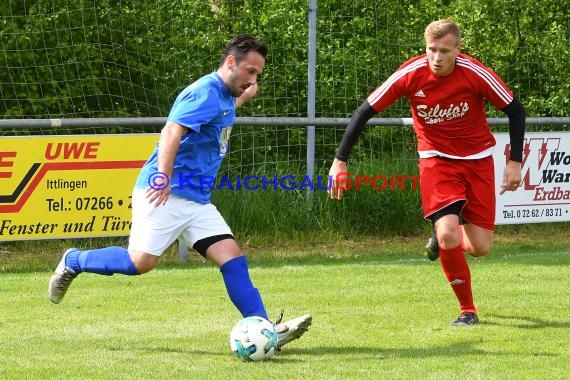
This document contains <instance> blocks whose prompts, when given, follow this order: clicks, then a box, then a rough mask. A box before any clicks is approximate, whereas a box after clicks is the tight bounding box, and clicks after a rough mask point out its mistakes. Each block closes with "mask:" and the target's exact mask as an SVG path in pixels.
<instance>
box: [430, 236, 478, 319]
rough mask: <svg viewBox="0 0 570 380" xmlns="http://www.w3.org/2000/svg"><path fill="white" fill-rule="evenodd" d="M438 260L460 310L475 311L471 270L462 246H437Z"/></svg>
mask: <svg viewBox="0 0 570 380" xmlns="http://www.w3.org/2000/svg"><path fill="white" fill-rule="evenodd" d="M439 260H440V261H441V268H442V269H443V273H444V274H445V277H446V278H447V280H448V281H449V285H451V289H453V292H454V293H455V297H457V301H459V307H460V309H461V311H462V312H469V313H477V309H475V305H474V304H473V292H472V291H471V272H470V271H469V265H468V264H467V259H465V254H464V253H463V248H462V246H461V244H460V245H458V246H457V247H455V248H451V249H445V248H441V247H440V248H439Z"/></svg>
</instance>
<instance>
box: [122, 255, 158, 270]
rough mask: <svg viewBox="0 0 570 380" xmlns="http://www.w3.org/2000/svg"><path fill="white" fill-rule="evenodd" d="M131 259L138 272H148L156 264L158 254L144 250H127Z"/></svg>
mask: <svg viewBox="0 0 570 380" xmlns="http://www.w3.org/2000/svg"><path fill="white" fill-rule="evenodd" d="M129 255H130V257H131V260H132V262H133V264H134V266H135V268H137V271H138V272H139V273H140V274H143V273H147V272H150V271H151V270H153V269H154V268H155V267H156V266H157V264H158V256H155V255H150V254H148V253H145V252H138V251H133V252H129Z"/></svg>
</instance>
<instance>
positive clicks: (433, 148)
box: [368, 53, 513, 159]
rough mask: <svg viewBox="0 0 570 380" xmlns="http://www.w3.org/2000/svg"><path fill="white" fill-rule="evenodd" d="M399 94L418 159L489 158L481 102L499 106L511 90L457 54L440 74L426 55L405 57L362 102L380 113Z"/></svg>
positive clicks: (490, 138)
mask: <svg viewBox="0 0 570 380" xmlns="http://www.w3.org/2000/svg"><path fill="white" fill-rule="evenodd" d="M403 96H405V97H407V98H408V100H409V102H410V107H411V111H412V118H413V121H414V131H415V133H416V136H417V140H418V153H419V155H420V157H421V158H427V157H433V156H443V157H449V158H456V159H474V158H482V157H487V156H490V155H491V154H492V152H493V147H494V146H495V139H494V137H493V135H492V134H491V129H490V127H489V123H488V122H487V115H486V109H485V102H486V101H487V100H488V101H489V102H490V103H491V104H492V105H493V106H495V107H496V108H499V109H501V108H503V107H505V106H507V105H508V104H509V103H511V101H512V100H513V92H512V91H511V90H510V89H509V88H508V87H507V85H505V83H504V82H503V81H502V79H501V78H499V76H498V75H497V74H495V73H494V72H493V71H491V70H490V69H489V68H488V67H486V66H484V65H483V64H482V63H481V62H479V61H477V60H475V59H474V58H472V57H469V56H468V55H466V54H462V53H460V54H459V55H458V56H457V59H456V60H455V67H454V69H453V71H452V72H451V73H450V74H449V75H447V76H444V77H439V76H437V75H435V74H434V73H432V71H431V70H430V68H429V65H428V61H427V56H426V54H423V55H420V56H417V57H415V58H412V59H410V60H408V61H407V62H405V63H404V64H402V66H400V67H399V68H398V69H397V70H396V71H395V72H394V73H393V74H392V75H391V76H390V77H389V78H388V79H387V80H386V81H385V82H384V83H383V84H382V85H380V87H378V88H377V89H376V90H374V91H373V92H372V93H371V94H370V95H369V96H368V102H369V103H370V105H371V106H372V107H373V108H374V109H375V110H376V111H378V112H382V111H383V110H385V109H386V108H388V107H389V106H390V105H391V104H392V103H394V102H395V101H396V100H398V99H399V98H400V97H403Z"/></svg>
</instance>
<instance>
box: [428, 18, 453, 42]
mask: <svg viewBox="0 0 570 380" xmlns="http://www.w3.org/2000/svg"><path fill="white" fill-rule="evenodd" d="M449 33H451V34H452V35H453V36H454V37H455V38H456V39H457V43H459V42H460V41H461V29H459V25H458V24H457V23H456V22H455V21H453V20H448V19H441V20H437V21H433V22H432V23H430V24H429V25H428V26H427V27H426V31H425V33H424V37H425V39H426V41H427V40H428V38H429V39H440V38H442V37H444V36H446V35H447V34H449Z"/></svg>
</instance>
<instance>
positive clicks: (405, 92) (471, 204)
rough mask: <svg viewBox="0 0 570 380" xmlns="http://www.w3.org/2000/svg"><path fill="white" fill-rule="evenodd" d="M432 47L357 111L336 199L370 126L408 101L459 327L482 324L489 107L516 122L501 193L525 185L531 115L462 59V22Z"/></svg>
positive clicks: (427, 213) (341, 156)
mask: <svg viewBox="0 0 570 380" xmlns="http://www.w3.org/2000/svg"><path fill="white" fill-rule="evenodd" d="M425 42H426V53H425V54H422V55H420V56H417V57H414V58H412V59H410V60H408V61H407V62H405V63H404V64H402V65H401V66H400V67H399V68H398V69H397V70H396V71H395V72H394V73H393V74H392V75H391V76H390V77H389V78H388V79H387V80H386V81H385V82H384V83H383V84H382V85H380V87H378V88H377V89H376V90H374V91H373V92H372V93H371V94H370V95H369V96H368V98H367V100H366V101H365V102H364V103H362V105H360V106H359V107H358V109H357V110H356V111H355V112H354V114H353V116H352V118H351V120H350V122H349V124H348V126H347V129H346V131H345V133H344V136H343V139H342V142H341V143H340V146H339V148H338V150H337V153H336V155H335V159H334V162H333V164H332V166H331V168H330V172H329V175H330V176H331V177H332V180H333V183H332V186H331V188H330V189H329V194H330V197H331V198H333V199H340V198H341V197H342V192H343V190H344V188H343V187H342V186H341V184H340V183H339V181H337V176H339V175H340V176H341V177H340V178H342V176H346V175H348V174H347V173H348V169H347V161H348V157H349V154H350V151H351V149H352V147H353V145H354V144H355V143H356V141H357V139H358V137H359V135H360V134H361V133H362V131H363V129H364V126H365V125H366V122H367V121H368V120H369V119H370V118H371V117H372V116H374V115H376V114H377V113H379V112H382V111H383V110H385V109H386V108H388V107H389V106H390V105H391V104H393V103H394V102H395V101H396V100H398V99H399V98H401V97H407V98H408V100H409V103H410V106H411V112H412V117H413V128H414V132H415V134H416V138H417V142H418V145H417V150H418V154H419V174H420V193H421V200H422V206H423V212H424V217H425V218H426V219H429V220H430V221H431V222H432V224H433V226H434V228H435V232H436V236H437V243H438V248H439V249H438V253H439V257H440V261H441V266H442V269H443V273H444V274H445V276H446V278H447V280H448V281H449V284H450V285H451V288H452V289H453V292H454V293H455V296H456V297H457V300H458V302H459V307H460V315H459V317H458V318H457V320H455V321H454V322H452V325H454V326H466V325H474V324H477V323H478V322H479V318H478V316H477V309H476V308H475V305H474V302H473V294H472V290H471V272H470V270H469V265H468V263H467V260H466V258H465V254H464V253H465V252H468V253H469V254H471V255H472V256H483V255H485V254H487V253H488V252H489V251H490V249H491V244H492V241H493V231H494V228H495V203H496V202H495V179H494V164H493V156H492V153H493V147H494V146H495V139H494V138H493V135H492V133H491V130H490V127H489V124H488V123H487V118H486V109H485V103H486V102H487V101H488V102H489V103H490V104H492V105H493V106H494V107H496V108H498V109H500V110H502V111H503V112H505V113H506V114H507V116H508V118H509V135H510V145H511V151H510V159H509V161H508V162H507V165H506V167H505V170H504V173H503V183H502V185H501V188H502V190H501V194H503V193H504V192H505V191H514V190H516V189H517V188H518V186H519V184H520V182H521V162H522V151H523V141H524V130H525V112H524V109H523V107H522V105H521V104H520V103H519V101H518V100H517V99H516V98H515V97H514V95H513V92H512V91H511V90H510V89H509V88H508V87H507V86H506V85H505V83H504V82H503V80H501V78H499V76H498V75H497V74H495V73H494V72H493V71H491V70H490V69H489V68H487V67H486V66H484V65H483V64H482V63H480V62H478V61H477V60H475V59H474V58H472V57H469V56H468V55H465V54H463V53H460V44H461V31H460V29H459V26H458V25H457V23H455V22H454V21H452V20H445V19H444V20H438V21H434V22H432V23H431V24H429V25H428V26H427V28H426V30H425ZM343 173H344V174H343ZM460 220H461V221H462V223H463V224H460ZM436 249H437V247H436ZM436 258H437V257H436ZM436 258H435V259H436Z"/></svg>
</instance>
